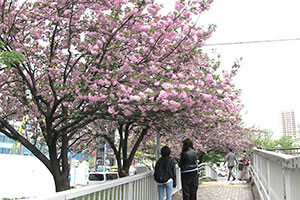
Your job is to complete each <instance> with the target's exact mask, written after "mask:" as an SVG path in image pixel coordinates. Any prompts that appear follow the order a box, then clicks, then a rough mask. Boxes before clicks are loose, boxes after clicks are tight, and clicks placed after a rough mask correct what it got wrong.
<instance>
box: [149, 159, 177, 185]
mask: <svg viewBox="0 0 300 200" xmlns="http://www.w3.org/2000/svg"><path fill="white" fill-rule="evenodd" d="M158 165H160V166H165V167H166V168H165V170H164V171H167V172H168V174H169V176H170V178H172V179H173V187H176V166H175V160H174V159H173V158H171V157H160V158H159V159H158V161H157V162H156V164H155V169H156V167H157V166H158ZM156 173H157V171H156V170H154V176H155V174H156Z"/></svg>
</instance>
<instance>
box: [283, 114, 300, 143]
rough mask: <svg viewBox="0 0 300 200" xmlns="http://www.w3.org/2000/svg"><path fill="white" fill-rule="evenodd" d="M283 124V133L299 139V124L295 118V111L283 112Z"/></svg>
mask: <svg viewBox="0 0 300 200" xmlns="http://www.w3.org/2000/svg"><path fill="white" fill-rule="evenodd" d="M281 123H282V132H283V134H285V135H288V136H294V137H299V133H298V131H297V123H296V117H295V111H293V110H291V111H282V112H281Z"/></svg>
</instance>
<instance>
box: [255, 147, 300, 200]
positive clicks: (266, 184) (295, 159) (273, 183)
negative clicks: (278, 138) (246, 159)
mask: <svg viewBox="0 0 300 200" xmlns="http://www.w3.org/2000/svg"><path fill="white" fill-rule="evenodd" d="M250 168H251V174H252V178H253V180H254V182H255V184H256V186H257V189H258V192H259V195H260V198H261V199H262V200H295V199H299V197H300V190H299V188H300V156H291V155H286V154H282V153H276V152H271V151H266V150H262V149H255V150H254V151H253V154H252V165H251V166H250Z"/></svg>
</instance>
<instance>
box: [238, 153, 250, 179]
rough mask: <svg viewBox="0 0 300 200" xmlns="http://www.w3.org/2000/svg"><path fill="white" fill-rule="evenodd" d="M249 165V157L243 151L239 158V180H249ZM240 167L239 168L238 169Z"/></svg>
mask: <svg viewBox="0 0 300 200" xmlns="http://www.w3.org/2000/svg"><path fill="white" fill-rule="evenodd" d="M249 163H250V157H249V155H248V154H247V152H246V150H244V151H243V154H242V156H241V158H240V164H239V169H240V177H239V180H241V181H243V180H245V179H246V180H248V179H249V178H250V172H249ZM240 166H241V167H240Z"/></svg>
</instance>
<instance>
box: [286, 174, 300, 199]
mask: <svg viewBox="0 0 300 200" xmlns="http://www.w3.org/2000/svg"><path fill="white" fill-rule="evenodd" d="M284 178H285V185H284V187H285V197H286V198H285V199H286V200H294V199H299V197H300V190H299V188H300V181H299V180H300V169H299V168H285V173H284Z"/></svg>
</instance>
